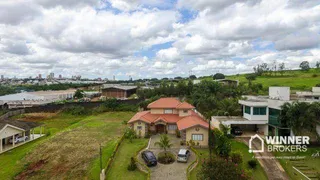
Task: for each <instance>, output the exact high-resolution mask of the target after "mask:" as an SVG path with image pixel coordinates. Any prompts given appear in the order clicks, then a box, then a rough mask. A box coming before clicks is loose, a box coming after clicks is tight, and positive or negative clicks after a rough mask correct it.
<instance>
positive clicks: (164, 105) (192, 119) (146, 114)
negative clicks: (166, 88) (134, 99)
mask: <svg viewBox="0 0 320 180" xmlns="http://www.w3.org/2000/svg"><path fill="white" fill-rule="evenodd" d="M147 108H148V109H150V110H149V111H142V112H138V113H137V114H135V115H134V116H133V117H132V118H131V119H130V120H129V122H128V124H129V125H130V126H131V127H132V128H133V129H134V131H135V132H136V133H137V135H139V136H142V137H143V136H146V135H148V134H149V133H150V134H155V133H168V134H176V131H179V132H180V135H181V139H182V140H183V141H185V142H189V141H190V140H193V141H194V142H195V143H199V145H201V146H207V145H208V128H209V123H208V122H207V121H206V120H204V119H203V118H202V117H201V115H199V114H198V113H197V112H196V111H195V107H194V106H192V105H191V104H189V103H187V102H181V101H179V100H178V99H176V98H161V99H159V100H157V101H154V102H152V103H150V104H149V105H148V107H147Z"/></svg>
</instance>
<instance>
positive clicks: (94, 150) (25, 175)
mask: <svg viewBox="0 0 320 180" xmlns="http://www.w3.org/2000/svg"><path fill="white" fill-rule="evenodd" d="M132 115H133V112H107V113H102V114H99V115H90V116H87V115H85V116H83V115H72V114H68V113H64V112H62V113H59V114H55V115H52V117H49V118H47V119H46V118H45V119H37V120H36V121H38V122H42V123H44V124H45V127H46V132H50V133H48V134H49V137H44V138H41V139H40V140H37V141H34V142H30V143H28V144H26V145H23V146H21V147H19V148H16V149H14V150H12V151H9V152H7V153H4V154H2V155H0V164H1V163H3V162H5V164H1V167H4V169H1V171H0V177H6V178H5V179H13V178H14V177H15V178H16V179H48V178H50V177H52V176H54V177H56V178H57V179H82V178H87V179H97V178H98V177H99V173H100V161H99V159H100V158H99V148H100V145H101V146H102V159H103V161H102V163H103V167H104V166H105V165H106V163H107V161H108V158H109V157H110V156H111V154H112V152H113V149H114V147H115V146H116V144H117V142H118V140H119V139H120V137H121V136H122V134H123V132H124V129H125V125H123V124H122V121H123V120H127V119H130V118H131V117H132ZM18 118H19V119H24V120H29V121H34V120H35V118H34V114H33V115H32V116H31V118H29V116H28V114H27V115H23V116H19V117H18ZM13 167H14V168H13Z"/></svg>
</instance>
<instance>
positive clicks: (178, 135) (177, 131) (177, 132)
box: [176, 129, 181, 138]
mask: <svg viewBox="0 0 320 180" xmlns="http://www.w3.org/2000/svg"><path fill="white" fill-rule="evenodd" d="M176 136H177V138H180V137H181V134H180V131H179V130H178V129H176Z"/></svg>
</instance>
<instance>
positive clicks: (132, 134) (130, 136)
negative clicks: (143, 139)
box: [124, 127, 137, 142]
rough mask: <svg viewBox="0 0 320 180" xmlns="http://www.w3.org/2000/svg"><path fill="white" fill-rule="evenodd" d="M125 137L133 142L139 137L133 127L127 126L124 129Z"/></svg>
mask: <svg viewBox="0 0 320 180" xmlns="http://www.w3.org/2000/svg"><path fill="white" fill-rule="evenodd" d="M124 138H126V139H129V141H130V142H132V140H133V139H135V138H137V135H136V132H135V131H134V130H133V129H132V128H129V127H127V128H126V130H125V131H124Z"/></svg>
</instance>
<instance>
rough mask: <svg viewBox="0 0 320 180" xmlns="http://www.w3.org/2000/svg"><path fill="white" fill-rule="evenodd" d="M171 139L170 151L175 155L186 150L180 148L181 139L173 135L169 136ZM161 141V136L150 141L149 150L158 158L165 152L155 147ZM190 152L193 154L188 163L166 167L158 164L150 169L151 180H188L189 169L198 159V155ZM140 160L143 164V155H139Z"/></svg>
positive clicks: (175, 163) (153, 137) (176, 163)
mask: <svg viewBox="0 0 320 180" xmlns="http://www.w3.org/2000/svg"><path fill="white" fill-rule="evenodd" d="M169 137H170V140H171V143H173V147H172V148H171V149H169V150H168V151H170V152H172V153H174V154H178V151H179V149H180V148H185V147H182V146H180V139H178V138H176V137H175V136H171V135H169ZM159 139H160V136H159V135H155V136H152V137H151V141H150V146H149V150H150V151H152V152H153V153H154V154H155V155H156V157H157V156H158V154H159V153H160V152H162V151H163V150H161V149H160V148H159V147H157V146H154V143H155V142H157V141H159ZM190 152H191V156H190V158H189V160H188V163H178V162H177V161H175V162H174V163H172V164H166V165H165V164H160V163H158V165H157V166H155V167H150V170H151V180H186V179H187V174H186V173H187V168H188V166H189V164H191V163H192V162H193V161H194V160H195V159H196V155H195V154H194V153H193V152H192V151H190ZM138 159H139V160H140V161H141V162H144V161H143V159H142V158H141V155H139V157H138Z"/></svg>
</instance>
